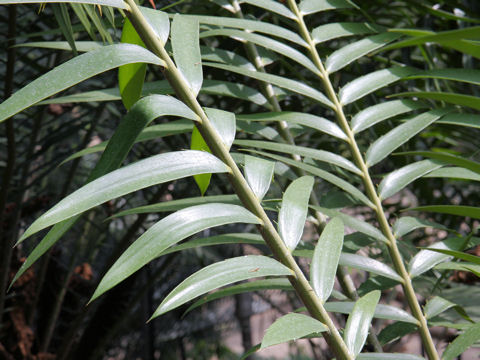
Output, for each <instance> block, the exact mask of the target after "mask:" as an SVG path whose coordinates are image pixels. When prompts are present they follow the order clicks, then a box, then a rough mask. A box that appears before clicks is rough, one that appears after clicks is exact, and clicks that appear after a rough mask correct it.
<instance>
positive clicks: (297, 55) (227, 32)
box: [200, 29, 320, 75]
mask: <svg viewBox="0 0 480 360" xmlns="http://www.w3.org/2000/svg"><path fill="white" fill-rule="evenodd" d="M209 36H229V37H231V38H232V39H234V40H237V39H239V40H245V41H248V42H251V43H253V44H256V45H260V46H263V47H264V48H265V49H268V50H271V51H274V52H277V53H279V54H281V55H283V56H285V57H288V58H290V59H291V60H293V61H295V62H297V63H299V64H300V65H302V66H303V67H305V68H306V69H308V70H310V71H311V72H313V73H314V74H316V75H320V71H319V70H318V69H317V67H316V66H315V64H314V63H313V62H312V61H311V60H310V59H309V58H308V57H306V56H305V55H303V54H302V53H301V52H299V51H298V50H295V49H294V48H292V47H290V46H288V45H285V44H284V43H282V42H280V41H277V40H273V39H271V38H268V37H266V36H262V35H258V34H254V33H249V32H246V31H240V30H234V29H215V30H209V31H204V32H202V33H201V34H200V37H201V38H204V37H209Z"/></svg>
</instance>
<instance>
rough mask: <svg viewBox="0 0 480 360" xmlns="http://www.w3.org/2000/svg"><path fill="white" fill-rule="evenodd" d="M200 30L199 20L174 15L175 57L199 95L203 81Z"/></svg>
mask: <svg viewBox="0 0 480 360" xmlns="http://www.w3.org/2000/svg"><path fill="white" fill-rule="evenodd" d="M198 32H199V26H198V21H197V20H195V19H193V18H190V17H186V16H183V15H179V14H176V15H175V16H174V17H173V21H172V30H171V37H172V49H173V58H174V59H175V64H176V65H177V67H178V70H180V72H181V73H182V75H183V76H184V77H185V79H186V80H187V82H188V84H189V85H190V90H192V92H193V95H194V96H197V95H198V92H199V91H200V89H201V87H202V82H203V70H202V58H201V55H200V43H199V33H198Z"/></svg>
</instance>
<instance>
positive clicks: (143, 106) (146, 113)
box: [10, 95, 196, 286]
mask: <svg viewBox="0 0 480 360" xmlns="http://www.w3.org/2000/svg"><path fill="white" fill-rule="evenodd" d="M165 114H171V115H177V116H183V117H186V118H191V119H192V120H194V119H196V116H195V114H194V113H193V112H192V111H191V110H190V109H189V108H188V107H187V106H186V105H184V104H183V103H181V102H180V101H178V100H176V99H175V98H172V97H167V96H161V95H152V96H147V97H145V98H143V99H141V100H140V101H138V102H137V103H136V104H135V105H134V106H133V107H132V108H131V110H130V111H129V112H128V114H127V115H126V116H125V117H124V118H123V119H122V121H121V122H120V124H119V126H118V127H117V129H116V131H115V133H114V134H113V136H112V138H111V139H110V141H109V142H108V144H107V146H106V148H105V152H104V153H103V154H102V156H101V158H100V160H99V161H98V163H97V165H96V166H95V168H94V169H93V170H92V172H91V173H90V176H89V177H88V179H87V183H88V182H90V181H93V180H95V179H97V178H99V177H100V176H102V175H105V174H107V173H109V172H111V171H113V170H115V169H117V168H118V167H120V165H121V164H122V162H123V160H125V158H126V156H127V154H128V152H129V151H130V149H131V148H132V146H133V143H134V141H135V139H136V137H137V136H138V134H139V133H140V132H141V131H142V129H143V128H144V127H145V126H147V125H148V124H149V123H150V122H151V121H153V120H154V119H155V118H157V117H158V116H161V115H165ZM80 216H81V215H80V214H79V215H77V216H74V217H72V218H70V219H68V220H64V221H62V222H60V223H58V224H56V225H55V226H54V227H53V228H52V229H51V230H50V231H49V232H48V234H47V235H46V236H45V237H44V238H43V239H42V241H41V242H40V243H39V244H38V245H37V246H36V247H35V249H34V250H33V251H32V253H31V254H30V255H29V256H28V258H27V260H26V261H25V262H24V263H23V264H22V266H21V268H20V269H19V270H18V272H17V274H16V275H15V277H14V279H13V281H12V284H13V282H15V281H16V280H17V279H18V278H19V277H20V276H21V275H22V274H23V273H24V272H25V271H26V270H27V269H28V268H29V267H30V266H31V265H32V264H33V263H34V262H35V261H36V260H37V259H38V258H39V257H40V256H41V255H43V254H44V253H45V252H46V251H48V249H49V248H50V247H52V246H53V245H54V244H55V243H56V242H57V241H58V240H59V239H60V238H61V237H62V236H63V235H64V234H65V233H66V232H67V231H68V229H70V228H71V227H72V226H73V225H74V224H75V222H76V221H77V220H78V218H79V217H80ZM25 236H26V235H25V234H23V236H22V239H24V238H25ZM19 241H20V240H19ZM10 286H11V285H10Z"/></svg>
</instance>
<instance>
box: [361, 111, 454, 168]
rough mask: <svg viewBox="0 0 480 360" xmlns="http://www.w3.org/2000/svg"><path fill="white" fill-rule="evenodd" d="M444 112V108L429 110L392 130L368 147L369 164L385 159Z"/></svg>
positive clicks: (367, 158)
mask: <svg viewBox="0 0 480 360" xmlns="http://www.w3.org/2000/svg"><path fill="white" fill-rule="evenodd" d="M444 113H445V112H444V111H442V110H432V111H428V112H426V113H423V114H420V115H418V116H415V117H414V118H412V119H410V120H408V121H407V122H405V123H403V124H400V125H398V126H397V127H395V128H394V129H393V130H390V131H389V132H388V133H386V134H385V135H383V136H382V137H380V138H379V139H377V140H376V141H375V142H374V143H373V144H372V145H370V147H369V148H368V150H367V154H366V157H365V162H366V163H367V166H373V165H375V164H377V163H379V162H380V161H382V160H383V159H385V158H386V157H387V156H388V155H390V153H391V152H392V151H393V150H395V149H396V148H398V147H399V146H400V145H403V144H404V143H406V142H407V141H408V140H410V139H411V138H412V137H414V136H415V135H417V134H418V133H419V132H421V131H422V130H423V129H425V128H426V127H427V126H429V125H430V124H432V123H433V122H434V121H435V120H437V119H439V118H440V117H442V115H443V114H444Z"/></svg>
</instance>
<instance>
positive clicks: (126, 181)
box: [19, 150, 229, 242]
mask: <svg viewBox="0 0 480 360" xmlns="http://www.w3.org/2000/svg"><path fill="white" fill-rule="evenodd" d="M228 171H229V168H228V167H227V166H226V165H225V164H224V163H222V162H221V161H220V160H218V159H217V158H216V157H214V156H213V155H210V154H208V153H206V152H202V151H193V150H191V151H177V152H171V153H166V154H160V155H155V156H152V157H150V158H148V159H144V160H140V161H138V162H136V163H134V164H131V165H128V166H125V167H123V168H121V169H118V170H115V171H113V172H111V173H109V174H107V175H104V176H102V177H100V178H98V179H96V180H94V181H92V182H90V183H88V184H87V185H85V186H83V187H82V188H80V189H78V190H77V191H75V192H74V193H72V194H70V195H69V196H67V197H66V198H64V199H63V200H61V201H60V202H58V203H57V204H56V205H55V206H54V207H53V208H51V209H50V210H49V211H47V212H46V213H45V214H43V215H42V216H41V217H40V218H38V219H37V220H36V221H35V222H34V223H33V224H32V225H31V226H30V227H29V228H28V229H27V231H26V232H25V233H24V234H23V235H22V237H21V238H20V240H19V242H21V241H23V240H24V239H26V238H27V237H29V236H31V235H33V234H34V233H36V232H38V231H40V230H42V229H44V228H46V227H48V226H50V225H53V224H55V223H58V222H60V221H62V220H66V219H68V218H70V217H72V216H75V215H78V214H81V213H82V212H84V211H86V210H89V209H91V208H93V207H95V206H97V205H100V204H102V203H104V202H105V201H108V200H111V199H114V198H117V197H119V196H122V195H125V194H128V193H130V192H133V191H136V190H139V189H143V188H145V187H148V186H151V185H155V184H160V183H162V182H167V181H171V180H174V179H179V178H183V177H187V176H191V175H196V174H201V173H217V172H228Z"/></svg>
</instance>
